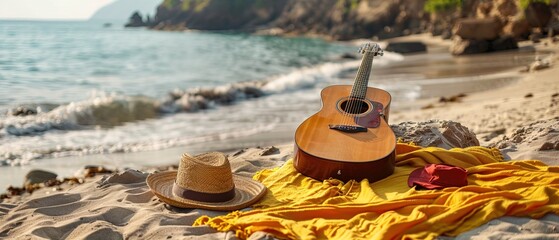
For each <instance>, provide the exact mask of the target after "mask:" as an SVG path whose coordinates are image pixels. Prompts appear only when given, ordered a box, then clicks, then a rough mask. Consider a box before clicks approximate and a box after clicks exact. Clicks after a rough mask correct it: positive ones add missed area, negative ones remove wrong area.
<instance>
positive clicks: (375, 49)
mask: <svg viewBox="0 0 559 240" xmlns="http://www.w3.org/2000/svg"><path fill="white" fill-rule="evenodd" d="M359 53H361V54H365V53H369V54H373V56H382V55H384V51H383V50H382V49H381V48H380V46H379V45H378V43H366V44H365V45H364V46H363V47H361V48H359Z"/></svg>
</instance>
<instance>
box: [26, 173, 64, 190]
mask: <svg viewBox="0 0 559 240" xmlns="http://www.w3.org/2000/svg"><path fill="white" fill-rule="evenodd" d="M57 176H58V175H56V174H55V173H52V172H48V171H43V170H38V169H35V170H31V171H29V172H28V173H27V174H26V175H25V182H24V184H23V185H24V186H27V185H32V184H37V183H44V182H46V181H49V180H53V179H56V177H57Z"/></svg>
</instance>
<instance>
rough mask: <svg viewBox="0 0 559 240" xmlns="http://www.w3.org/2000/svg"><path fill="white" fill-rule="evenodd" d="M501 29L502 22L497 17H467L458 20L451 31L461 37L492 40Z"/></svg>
mask: <svg viewBox="0 0 559 240" xmlns="http://www.w3.org/2000/svg"><path fill="white" fill-rule="evenodd" d="M501 30H502V24H501V22H500V21H499V20H498V19H497V18H484V19H474V18H467V19H461V20H458V22H457V23H456V24H455V25H454V28H453V30H452V31H453V33H454V35H457V36H460V37H461V38H462V39H473V40H493V39H496V38H497V37H498V36H499V33H500V32H501Z"/></svg>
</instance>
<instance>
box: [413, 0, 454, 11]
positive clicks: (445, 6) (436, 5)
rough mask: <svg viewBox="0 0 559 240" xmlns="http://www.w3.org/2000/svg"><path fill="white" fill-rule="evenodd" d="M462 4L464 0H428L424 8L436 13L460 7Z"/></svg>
mask: <svg viewBox="0 0 559 240" xmlns="http://www.w3.org/2000/svg"><path fill="white" fill-rule="evenodd" d="M461 5H462V0H428V1H427V2H425V5H424V6H423V9H424V10H425V11H426V12H430V13H435V12H441V11H446V10H451V9H455V8H458V7H460V6H461Z"/></svg>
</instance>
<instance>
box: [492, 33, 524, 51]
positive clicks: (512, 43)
mask: <svg viewBox="0 0 559 240" xmlns="http://www.w3.org/2000/svg"><path fill="white" fill-rule="evenodd" d="M489 49H490V51H503V50H511V49H518V43H517V42H516V40H515V39H514V37H512V36H504V37H500V38H497V39H495V40H493V41H491V43H490V46H489Z"/></svg>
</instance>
